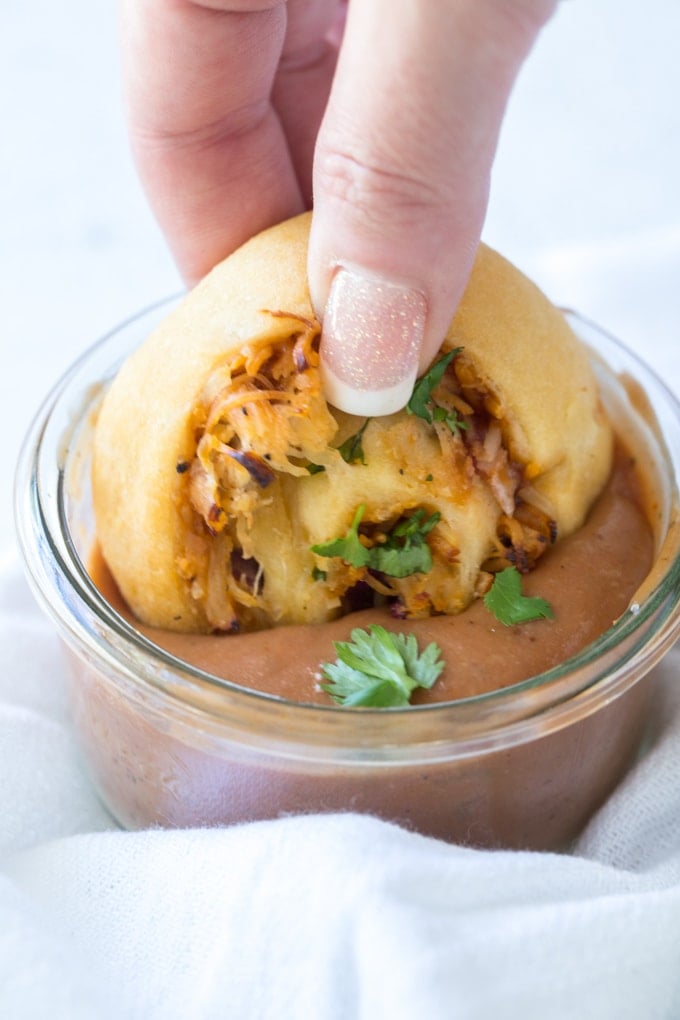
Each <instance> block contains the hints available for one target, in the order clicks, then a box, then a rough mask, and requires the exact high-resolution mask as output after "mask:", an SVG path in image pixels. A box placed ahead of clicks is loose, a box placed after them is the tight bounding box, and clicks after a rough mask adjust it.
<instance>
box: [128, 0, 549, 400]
mask: <svg viewBox="0 0 680 1020" xmlns="http://www.w3.org/2000/svg"><path fill="white" fill-rule="evenodd" d="M555 2H556V0H436V2H435V0H352V3H351V4H350V5H349V9H348V14H347V21H346V25H345V26H344V34H343V31H342V29H343V25H342V21H343V15H344V13H345V10H344V9H345V4H343V3H342V2H340V0H287V2H285V0H203V2H201V3H199V2H194V0H122V29H123V31H122V38H123V56H124V77H125V80H126V89H127V97H128V110H129V123H130V135H131V141H132V146H133V151H134V154H135V157H136V160H137V163H138V167H139V170H140V175H141V178H142V181H143V182H144V184H145V187H146V189H147V193H148V195H149V199H150V202H151V205H152V208H153V209H154V211H155V213H156V215H157V217H158V220H159V222H160V224H161V227H162V228H163V230H164V231H165V234H166V237H167V239H168V243H169V244H170V246H171V248H172V250H173V252H174V254H175V257H176V259H177V261H178V265H179V267H180V269H181V271H182V272H183V273H184V275H185V277H186V279H187V280H188V282H190V283H193V282H195V281H196V280H197V279H199V278H200V277H201V276H202V275H203V274H204V273H205V272H207V271H208V270H209V269H210V268H212V266H213V265H214V264H215V263H217V262H218V261H219V260H220V259H221V258H223V257H224V256H226V255H227V254H228V253H229V252H231V251H233V250H234V249H235V248H236V247H238V245H239V244H241V243H242V242H243V241H245V240H247V238H249V237H250V236H252V235H253V234H255V233H257V232H258V231H259V230H261V229H263V228H264V227H267V226H269V225H271V224H273V223H276V222H278V221H280V220H282V219H285V218H287V217H288V216H292V215H294V214H295V213H297V212H300V211H302V210H303V209H304V208H308V207H310V206H311V204H312V193H313V195H314V215H313V223H312V233H311V238H310V249H309V263H308V275H309V286H310V293H311V296H312V302H313V304H314V307H315V309H316V311H317V314H318V315H319V317H320V318H321V319H322V321H323V332H322V345H321V350H322V366H323V371H324V381H325V386H326V391H327V395H328V397H329V399H330V400H331V402H332V403H334V404H336V405H337V406H339V407H341V408H343V409H345V410H348V411H352V412H354V413H357V414H363V415H369V414H386V413H389V412H390V411H394V410H397V409H398V408H400V407H402V406H403V405H404V404H405V402H406V401H407V399H408V397H409V396H410V393H411V390H412V387H413V382H414V380H415V377H416V374H417V373H418V372H421V371H423V370H424V369H425V368H426V367H427V365H428V364H429V363H430V361H431V360H432V358H433V356H434V354H435V353H436V351H437V349H438V347H439V344H440V342H441V338H442V336H443V334H444V332H445V330H446V328H447V326H448V323H449V321H450V319H451V317H452V314H453V312H454V310H455V308H456V305H457V303H458V301H459V300H460V297H461V294H462V292H463V289H464V287H465V283H466V281H467V278H468V275H469V272H470V268H471V265H472V260H473V257H474V252H475V249H476V246H477V243H478V241H479V235H480V232H481V228H482V223H483V219H484V215H485V212H486V206H487V200H488V189H489V176H490V170H491V165H492V162H493V157H494V153H495V149H496V144H497V140H498V134H499V131H500V126H501V122H502V118H503V114H504V111H505V106H506V103H507V99H508V96H509V94H510V91H511V89H512V86H513V83H514V81H515V78H516V75H517V73H518V71H519V69H520V67H521V65H522V63H523V61H524V59H525V57H526V55H527V53H528V52H529V50H530V48H531V45H532V44H533V42H534V40H535V38H536V36H537V34H538V32H539V30H540V28H541V26H542V25H543V24H544V23H545V21H546V20H547V19H548V17H549V16H550V14H551V13H552V11H553V9H554V7H555ZM340 41H341V44H340V46H339V47H338V43H340ZM312 181H313V185H312Z"/></svg>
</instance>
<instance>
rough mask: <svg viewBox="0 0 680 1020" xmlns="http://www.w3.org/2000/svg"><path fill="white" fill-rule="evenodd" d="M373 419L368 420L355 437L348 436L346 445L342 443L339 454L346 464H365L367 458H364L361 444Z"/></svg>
mask: <svg viewBox="0 0 680 1020" xmlns="http://www.w3.org/2000/svg"><path fill="white" fill-rule="evenodd" d="M370 420H371V419H370V418H367V419H366V421H365V422H364V424H363V425H362V426H361V428H360V429H359V431H358V432H355V433H354V435H353V436H348V437H347V439H346V440H345V441H344V443H341V444H340V446H339V447H338V453H339V454H340V456H341V457H342V459H343V460H344V461H345V463H346V464H365V463H366V458H365V456H364V448H363V446H362V444H361V441H362V439H363V435H364V432H365V430H366V426H367V425H368V423H369V421H370Z"/></svg>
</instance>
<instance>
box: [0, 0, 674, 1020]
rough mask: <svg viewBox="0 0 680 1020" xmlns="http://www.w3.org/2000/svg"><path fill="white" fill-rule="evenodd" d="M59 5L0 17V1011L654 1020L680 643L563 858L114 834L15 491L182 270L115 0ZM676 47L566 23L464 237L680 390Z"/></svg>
mask: <svg viewBox="0 0 680 1020" xmlns="http://www.w3.org/2000/svg"><path fill="white" fill-rule="evenodd" d="M67 8H68V10H66V9H65V7H64V5H61V4H55V3H53V2H51V0H32V2H31V3H30V4H28V3H24V4H22V3H13V2H12V0H7V2H6V3H5V4H4V5H3V6H2V10H1V11H0V29H1V30H0V47H1V52H0V75H1V76H2V80H1V81H0V86H1V87H0V104H2V110H1V111H0V119H1V120H2V123H3V132H4V136H3V169H2V174H3V187H2V188H1V189H0V223H2V230H1V231H0V288H2V300H1V302H0V307H1V308H2V316H3V325H2V340H1V341H0V344H1V345H2V351H3V377H2V387H3V389H2V399H1V400H0V430H1V431H0V434H2V436H3V444H4V445H3V456H4V458H6V460H5V472H4V475H3V477H4V478H5V479H6V482H5V486H4V488H3V490H2V491H0V497H1V498H2V502H1V503H0V1018H2V1020H43V1018H50V1020H81V1018H82V1020H100V1018H101V1020H108V1018H115V1020H138V1018H139V1020H142V1018H143V1020H175V1018H178V1020H179V1018H180V1017H181V1018H182V1020H194V1018H196V1020H204V1018H205V1020H208V1018H213V1017H220V1018H221V1017H234V1018H236V1020H255V1018H258V1020H262V1018H264V1020H269V1018H272V1020H273V1018H276V1020H297V1018H300V1020H302V1018H304V1020H310V1018H311V1020H326V1018H334V1020H335V1018H338V1020H353V1018H359V1020H363V1018H370V1020H374V1018H378V1020H382V1018H383V1017H387V1018H395V1020H401V1018H411V1017H423V1018H426V1020H438V1018H439V1017H446V1018H450V1017H456V1018H461V1020H487V1018H493V1020H496V1018H499V1020H506V1018H508V1020H514V1018H518V1020H519V1018H521V1020H534V1018H536V1020H538V1018H540V1020H553V1018H554V1020H561V1018H565V1020H566V1018H569V1020H572V1018H574V1017H578V1018H586V1020H587V1018H593V1020H610V1018H611V1020H629V1018H630V1020H640V1018H644V1020H677V1018H678V1017H680V782H679V777H680V684H679V683H678V680H679V678H680V648H678V647H676V649H675V650H674V651H673V652H672V653H671V654H670V655H669V656H668V657H667V659H666V660H665V661H664V663H663V665H662V666H661V667H660V677H659V681H660V683H659V698H658V702H657V705H656V714H655V728H654V738H653V741H652V744H651V746H650V748H649V749H648V751H647V754H646V755H645V757H644V758H643V759H642V760H641V761H640V762H639V764H638V765H637V766H636V767H635V769H634V770H633V771H632V772H631V773H630V774H629V775H628V777H627V778H626V779H625V780H624V781H623V782H622V784H621V785H620V786H619V788H618V789H617V790H616V792H615V793H614V794H613V796H612V797H611V798H610V800H609V801H608V803H607V804H606V805H605V806H604V808H603V809H602V810H601V811H600V812H599V813H598V815H597V816H596V817H595V818H594V819H593V820H592V822H591V823H590V825H589V826H588V828H587V829H586V831H585V832H584V833H583V835H582V837H581V839H580V840H579V843H578V846H577V848H576V850H575V852H574V853H573V854H570V855H556V854H528V853H507V852H494V853H489V852H479V851H473V850H468V849H462V848H459V847H453V846H447V845H445V844H442V843H438V842H436V841H433V840H428V839H424V838H421V837H419V836H416V835H413V834H409V833H406V832H404V831H402V830H400V829H398V828H395V827H393V826H390V825H387V824H384V823H381V822H378V821H376V820H374V819H370V818H361V817H355V816H352V815H345V816H329V817H325V818H318V817H307V818H299V819H285V820H280V821H276V822H268V823H257V824H254V825H244V826H240V827H237V828H233V829H229V830H220V831H180V832H160V831H150V832H140V833H124V832H120V831H118V830H117V829H116V827H115V826H114V825H113V823H112V821H111V819H110V818H109V816H108V815H107V813H106V811H105V810H104V809H103V808H102V807H101V806H100V805H99V803H98V801H97V800H96V798H95V796H94V793H93V791H92V788H91V786H90V784H89V782H88V779H87V776H86V773H85V770H84V768H83V764H82V761H81V759H80V756H79V752H78V749H77V745H76V742H75V740H74V737H73V733H72V731H71V729H70V725H69V722H68V713H67V710H66V705H65V701H64V693H63V688H62V672H61V662H60V658H59V647H58V642H57V639H56V637H55V635H54V632H53V629H52V627H51V624H50V623H48V621H47V620H46V619H45V618H44V617H43V616H42V614H41V613H40V612H39V611H38V610H37V609H36V608H35V606H34V604H33V601H32V599H31V597H30V595H29V594H28V591H27V589H26V586H25V583H24V581H23V580H22V577H21V573H20V571H19V566H18V558H17V555H16V551H15V549H14V545H13V542H12V539H11V537H7V536H10V535H11V532H10V527H11V525H10V485H9V471H10V470H11V465H12V462H13V461H14V459H15V457H16V452H17V448H18V443H19V438H20V436H21V434H22V433H23V431H24V429H25V427H26V425H27V424H28V421H29V419H30V416H31V414H32V412H33V410H34V408H35V407H36V405H37V402H38V401H39V399H40V398H41V396H42V394H43V393H45V392H46V391H47V389H48V387H49V386H50V385H51V383H52V382H53V381H54V379H56V378H57V376H58V375H59V373H60V372H61V371H63V369H64V368H65V367H66V366H67V365H68V363H69V362H70V361H71V360H73V358H75V357H76V356H77V355H78V354H79V353H80V351H81V350H82V349H83V348H84V347H85V346H86V345H87V344H88V343H91V342H93V341H94V340H95V339H96V338H97V337H98V336H99V335H101V334H102V333H103V332H105V331H106V330H108V329H109V328H111V327H112V326H113V325H115V323H116V322H117V321H120V320H121V319H123V318H125V317H126V316H127V315H129V314H131V313H133V312H134V311H136V310H137V309H138V308H141V307H142V306H143V305H145V304H147V303H150V302H152V301H154V300H156V299H157V298H159V297H162V296H163V295H165V294H169V293H173V292H175V291H176V290H177V289H178V279H177V274H176V272H175V270H174V268H173V266H172V264H171V261H170V259H169V257H168V255H167V252H166V249H165V246H164V244H163V242H162V239H161V238H160V235H159V233H158V231H157V229H156V227H155V226H154V224H153V222H152V220H151V216H150V214H149V212H148V209H147V207H146V204H145V201H144V199H143V197H142V195H141V191H140V189H139V186H138V183H137V181H136V177H135V174H134V171H133V169H132V166H131V163H130V161H129V157H128V155H127V148H126V142H125V137H124V128H123V118H122V112H121V106H120V100H119V96H118V78H117V59H116V26H115V10H114V9H115V5H114V4H113V3H112V2H110V3H108V4H106V3H103V4H93V3H92V2H91V0H70V2H69V4H68V5H67ZM36 26H39V30H36ZM678 38H680V4H678V3H677V0H648V2H647V3H646V4H640V3H638V2H637V0H635V2H633V0H598V3H590V4H589V3H578V4H577V3H574V4H562V5H560V9H559V11H558V14H557V16H556V18H555V20H554V23H552V24H551V25H550V26H549V27H548V29H547V30H546V32H545V34H544V37H543V38H542V40H541V41H540V44H539V46H538V47H537V49H536V51H535V53H534V54H533V55H532V57H531V59H530V61H529V63H528V64H527V66H526V68H525V70H524V72H523V74H522V76H521V79H520V82H519V84H518V87H517V89H516V93H515V95H514V97H513V100H512V102H511V105H510V110H509V113H508V118H507V120H506V125H505V129H504V132H503V137H502V139H501V145H500V148H499V154H498V159H497V163H496V169H495V172H494V181H493V187H492V200H491V207H490V210H489V217H488V220H487V226H486V230H485V236H486V239H487V240H488V241H489V242H490V243H492V244H494V245H495V246H496V247H498V248H499V249H500V250H501V251H503V252H504V253H505V254H507V255H508V256H509V257H510V258H512V259H513V260H514V261H516V262H517V263H518V264H519V265H520V266H521V267H522V268H524V269H525V270H527V271H528V272H529V273H530V275H532V276H533V277H534V278H535V279H536V280H537V281H538V282H539V283H540V284H541V285H542V286H543V287H544V288H545V289H546V290H547V292H548V293H549V294H550V295H551V297H553V298H554V299H555V300H556V301H558V302H560V303H563V304H567V305H570V306H572V307H576V308H577V309H579V310H580V311H582V312H583V313H584V314H586V315H587V316H589V317H591V318H593V319H594V320H595V321H598V322H600V323H602V324H603V325H604V326H606V327H607V328H609V329H610V330H611V331H612V332H614V333H615V334H616V335H618V336H620V337H621V338H622V339H623V340H624V341H625V342H627V343H628V344H629V345H630V346H631V347H633V348H634V349H636V350H637V351H638V352H639V353H640V354H641V355H642V356H643V357H644V358H645V359H646V360H648V361H649V362H650V363H651V364H652V365H653V366H654V367H655V368H656V369H657V371H658V372H659V373H660V374H661V375H662V376H663V378H664V379H665V380H666V381H667V382H668V384H669V385H670V386H671V387H672V388H674V389H675V391H676V392H679V393H680V344H679V343H678V336H679V335H680V296H679V291H680V288H679V287H678V281H680V184H679V183H678V182H680V141H679V140H680V105H679V104H678V102H677V96H678V92H679V84H680V83H679V81H678V63H677V40H678ZM36 281H38V286H37V287H36ZM7 351H9V361H8V360H7Z"/></svg>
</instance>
